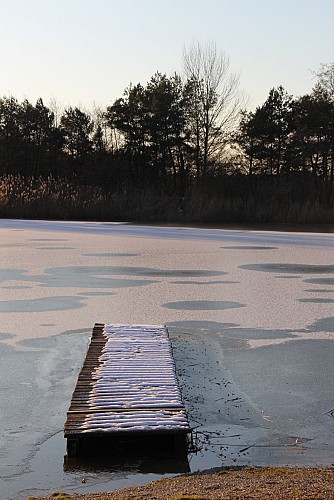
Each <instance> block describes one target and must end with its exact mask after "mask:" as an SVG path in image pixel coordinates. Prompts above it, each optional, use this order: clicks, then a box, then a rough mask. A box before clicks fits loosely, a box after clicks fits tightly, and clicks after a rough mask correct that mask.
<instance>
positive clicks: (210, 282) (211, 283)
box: [171, 280, 239, 285]
mask: <svg viewBox="0 0 334 500" xmlns="http://www.w3.org/2000/svg"><path fill="white" fill-rule="evenodd" d="M235 283H239V281H227V280H226V281H171V284H172V285H233V284H235Z"/></svg>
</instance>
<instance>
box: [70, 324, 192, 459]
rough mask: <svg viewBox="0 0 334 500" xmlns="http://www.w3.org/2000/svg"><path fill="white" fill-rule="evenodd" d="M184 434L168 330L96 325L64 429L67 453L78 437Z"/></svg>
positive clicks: (75, 446)
mask: <svg viewBox="0 0 334 500" xmlns="http://www.w3.org/2000/svg"><path fill="white" fill-rule="evenodd" d="M189 432H190V428H189V424H188V420H187V416H186V412H185V408H184V405H183V402H182V399H181V393H180V390H179V386H178V382H177V377H176V371H175V363H174V359H173V354H172V348H171V344H170V340H169V336H168V330H167V328H166V327H165V326H150V325H147V326H136V325H104V324H95V326H94V328H93V332H92V338H91V342H90V345H89V348H88V351H87V355H86V359H85V361H84V363H83V366H82V370H81V372H80V374H79V376H78V381H77V385H76V387H75V389H74V392H73V396H72V399H71V403H70V407H69V410H68V413H67V420H66V423H65V427H64V435H65V438H67V441H68V454H69V455H73V454H75V453H76V452H77V449H78V440H79V439H81V438H82V437H83V436H94V435H101V434H105V433H108V434H110V433H118V434H119V433H126V434H129V433H134V434H138V433H148V434H152V433H159V434H166V433H167V434H171V435H172V436H174V435H175V436H184V437H185V436H186V434H187V433H189Z"/></svg>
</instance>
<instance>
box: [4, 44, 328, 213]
mask: <svg viewBox="0 0 334 500" xmlns="http://www.w3.org/2000/svg"><path fill="white" fill-rule="evenodd" d="M183 66H184V75H183V77H181V76H180V75H178V74H174V75H172V76H167V75H166V74H162V73H159V72H157V73H156V74H155V75H154V76H153V77H152V78H151V79H150V80H149V81H148V83H147V84H146V85H145V86H144V85H142V84H140V83H138V84H136V85H132V84H131V85H129V86H128V87H127V88H126V89H125V91H124V93H123V96H122V97H120V98H118V99H116V100H115V101H114V102H113V104H112V105H110V106H108V107H107V108H106V109H97V110H95V111H94V112H93V113H89V112H87V111H84V110H82V109H79V108H78V107H71V106H69V107H67V108H66V109H64V110H63V111H61V112H60V111H59V110H58V109H57V107H56V106H54V107H53V109H52V106H50V107H48V106H46V105H45V104H44V102H43V100H42V99H41V98H39V99H38V100H37V102H36V103H35V104H32V103H30V102H29V101H28V100H27V99H25V100H23V101H22V102H19V101H18V100H17V99H16V98H15V97H13V96H9V97H3V98H0V175H1V176H6V175H11V176H15V175H20V176H23V177H34V178H37V177H41V178H46V177H48V176H52V177H53V178H55V179H60V178H61V179H68V181H69V182H73V183H77V184H80V185H86V186H87V185H92V186H101V187H102V188H103V189H104V190H106V191H109V192H119V191H123V192H124V191H125V190H131V189H133V188H136V189H142V190H154V191H156V192H160V193H162V192H163V193H172V194H176V195H177V196H180V197H185V196H187V193H188V192H189V190H190V189H192V188H193V187H195V188H196V189H198V190H202V191H205V190H211V191H213V192H216V194H218V193H219V192H221V190H223V191H224V189H226V188H224V185H225V186H228V189H229V188H230V187H231V186H232V185H233V189H238V187H236V186H239V187H240V186H242V189H247V190H250V189H254V185H256V183H259V182H260V179H265V181H263V182H266V183H268V182H275V183H276V184H277V183H279V182H284V181H285V182H286V181H287V180H288V181H289V182H295V180H297V183H300V182H304V183H307V185H312V186H314V189H319V186H320V187H321V192H323V189H324V186H325V191H326V193H327V195H326V196H325V197H324V200H325V201H326V200H327V202H328V203H329V202H332V201H330V200H331V193H332V186H333V181H334V63H331V64H325V65H322V66H321V67H320V70H319V71H318V72H317V73H316V74H315V85H314V87H313V90H312V92H311V93H309V94H307V95H303V96H300V97H297V98H294V97H293V96H291V95H289V94H288V92H287V91H286V90H285V89H284V88H283V87H282V86H279V87H277V88H272V89H271V90H270V91H269V95H268V97H267V99H266V101H265V102H264V103H263V104H262V105H261V106H258V107H257V108H256V110H255V111H247V110H246V109H245V104H244V101H243V97H242V95H241V93H240V91H239V81H238V77H237V76H236V75H234V74H233V73H231V71H230V69H229V62H228V59H227V57H226V56H224V54H222V53H219V52H218V51H217V49H216V47H215V46H214V45H208V46H206V47H202V46H200V45H194V46H193V47H191V48H190V50H188V51H185V53H184V56H183ZM246 179H247V180H246ZM245 186H246V188H245ZM252 186H253V187H252ZM240 189H241V187H240Z"/></svg>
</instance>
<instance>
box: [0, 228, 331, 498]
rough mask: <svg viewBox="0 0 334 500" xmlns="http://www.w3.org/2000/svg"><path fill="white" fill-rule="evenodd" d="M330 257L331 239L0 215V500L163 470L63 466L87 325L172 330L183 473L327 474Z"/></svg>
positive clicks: (133, 480)
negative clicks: (293, 469) (261, 468)
mask: <svg viewBox="0 0 334 500" xmlns="http://www.w3.org/2000/svg"><path fill="white" fill-rule="evenodd" d="M333 250H334V235H333V234H317V233H312V234H311V233H293V232H291V233H283V232H261V231H246V230H244V231H242V230H220V229H195V228H182V227H154V226H134V225H127V224H111V223H109V224H108V223H105V224H103V223H73V222H70V223H67V222H38V221H14V220H1V221H0V252H1V265H0V313H1V327H0V350H1V364H0V367H1V368H0V370H1V373H0V375H1V376H0V395H1V406H0V412H1V420H0V428H1V444H0V457H1V460H0V496H1V498H4V499H5V498H8V499H9V498H15V499H16V498H26V497H27V496H28V495H29V494H31V495H32V494H34V493H36V494H50V493H52V492H54V491H67V492H74V491H75V492H90V491H91V492H94V491H103V490H108V489H109V490H110V489H115V488H118V487H122V486H129V485H133V484H139V483H145V482H148V481H150V480H152V479H155V478H159V477H161V473H158V472H157V471H154V470H153V469H152V468H151V469H150V465H149V464H147V463H146V464H144V463H143V461H142V460H141V459H140V457H134V460H133V462H132V463H131V464H130V463H129V464H120V463H118V461H117V460H115V463H114V464H113V465H112V466H110V468H109V469H108V468H107V469H106V468H104V469H101V468H98V467H96V470H94V469H92V468H91V467H86V468H84V467H83V468H75V467H72V468H67V469H66V468H65V470H64V468H63V459H64V454H65V447H66V443H65V440H64V439H63V436H62V429H63V425H64V422H65V420H66V411H67V408H68V404H69V401H70V398H71V394H72V391H73V389H74V386H75V383H76V379H77V375H78V372H79V371H80V368H81V364H82V362H83V359H84V357H85V354H86V349H87V347H88V343H89V339H90V335H91V331H92V328H93V325H94V323H95V322H100V323H114V324H116V323H123V324H124V323H125V324H157V325H159V324H166V325H167V326H168V329H169V332H170V336H171V339H172V344H173V349H174V357H175V360H176V365H177V372H178V377H179V383H180V386H181V388H182V392H183V399H184V403H185V405H186V407H187V410H188V415H189V419H190V423H191V426H192V427H194V428H196V431H197V438H198V446H199V451H198V452H197V453H196V454H195V453H193V454H190V455H189V457H188V458H189V464H190V468H191V470H198V469H206V468H209V467H215V466H221V465H246V464H251V465H286V464H289V465H325V466H329V465H331V464H332V462H333V455H334V442H333V430H334V419H333V416H334V395H333V394H334V392H333V388H334V387H333V386H334V384H333V375H332V364H333V355H334V343H333V341H334V313H333V311H334V309H333V303H334V258H333V256H334V253H333ZM167 469H168V468H166V470H165V472H166V473H167ZM162 472H163V471H162ZM83 480H84V482H82V481H83Z"/></svg>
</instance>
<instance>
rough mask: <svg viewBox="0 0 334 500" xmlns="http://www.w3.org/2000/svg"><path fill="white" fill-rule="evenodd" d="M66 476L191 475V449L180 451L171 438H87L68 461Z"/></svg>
mask: <svg viewBox="0 0 334 500" xmlns="http://www.w3.org/2000/svg"><path fill="white" fill-rule="evenodd" d="M64 471H65V472H78V471H81V472H90V473H98V472H106V471H108V472H117V473H119V472H120V471H126V472H132V473H139V474H148V473H155V474H167V473H186V472H189V471H190V467H189V462H188V455H187V449H186V448H184V449H179V450H176V449H175V446H174V440H173V438H172V437H171V436H162V435H155V436H148V435H145V436H136V437H130V436H129V437H126V436H125V437H122V438H113V437H110V436H108V437H106V436H102V437H100V438H98V437H94V438H85V439H84V440H83V441H82V444H81V447H80V452H79V454H78V456H76V457H68V456H67V455H65V457H64Z"/></svg>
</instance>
